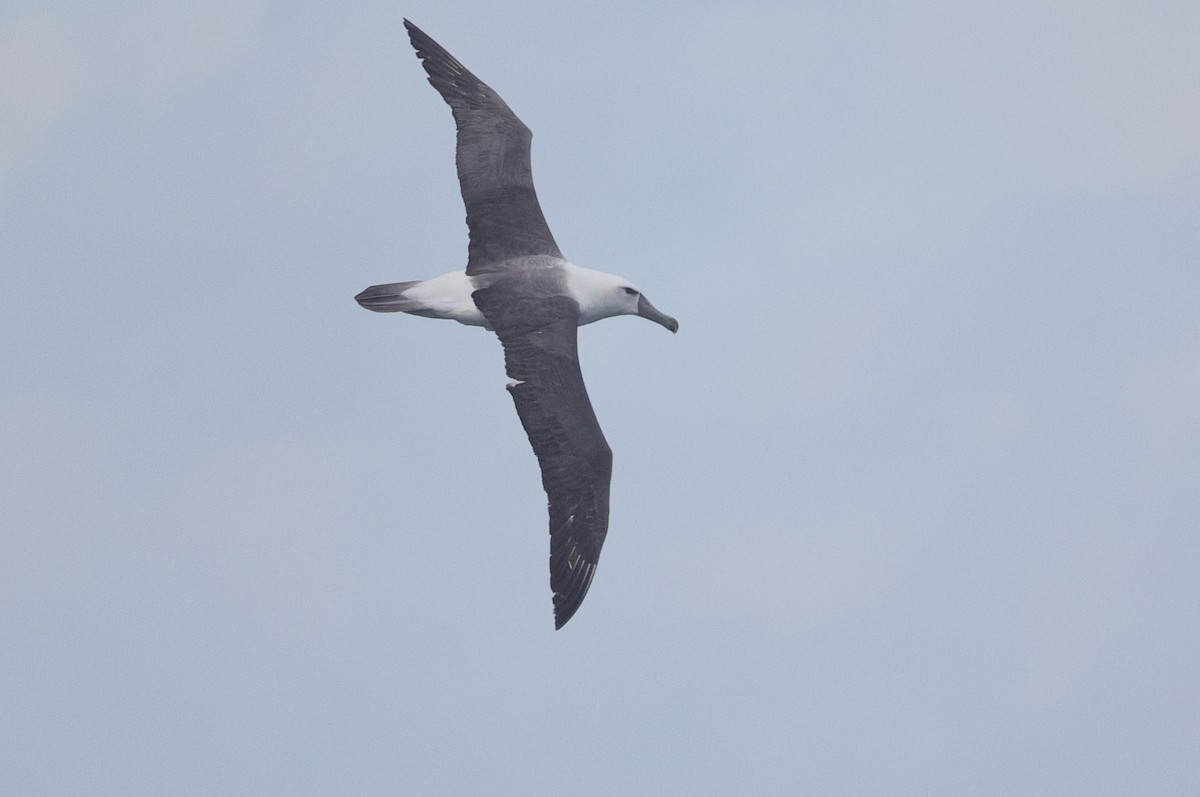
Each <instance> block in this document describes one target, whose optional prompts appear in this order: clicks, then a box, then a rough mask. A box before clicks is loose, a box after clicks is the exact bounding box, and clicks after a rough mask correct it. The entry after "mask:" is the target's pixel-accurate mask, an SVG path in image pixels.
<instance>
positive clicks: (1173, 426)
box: [1127, 332, 1200, 461]
mask: <svg viewBox="0 0 1200 797" xmlns="http://www.w3.org/2000/svg"><path fill="white" fill-rule="evenodd" d="M1127 395H1128V405H1129V407H1130V410H1131V412H1132V414H1133V416H1134V418H1135V419H1136V421H1137V422H1138V425H1139V426H1140V427H1141V430H1142V432H1143V435H1144V443H1145V445H1146V447H1147V449H1148V450H1149V452H1150V454H1151V455H1152V456H1153V457H1154V458H1155V459H1156V460H1160V461H1161V460H1171V459H1174V458H1175V457H1178V456H1180V455H1182V454H1184V453H1186V452H1188V451H1192V450H1194V449H1195V448H1196V447H1197V446H1200V332H1198V333H1195V334H1193V335H1191V336H1189V337H1186V338H1183V339H1181V340H1178V341H1176V342H1175V343H1174V344H1173V345H1171V346H1169V347H1167V348H1165V349H1162V350H1160V351H1158V352H1155V353H1153V354H1151V355H1149V356H1147V357H1145V358H1144V359H1143V360H1142V361H1141V362H1140V363H1139V364H1138V365H1137V366H1136V367H1135V368H1134V370H1133V373H1132V375H1131V376H1130V378H1129V381H1128V388H1127Z"/></svg>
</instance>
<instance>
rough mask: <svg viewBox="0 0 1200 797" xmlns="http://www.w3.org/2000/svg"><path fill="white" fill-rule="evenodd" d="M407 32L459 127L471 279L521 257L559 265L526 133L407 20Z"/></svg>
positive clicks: (459, 161) (479, 83)
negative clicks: (536, 187) (547, 259)
mask: <svg viewBox="0 0 1200 797" xmlns="http://www.w3.org/2000/svg"><path fill="white" fill-rule="evenodd" d="M404 27H406V28H407V29H408V36H409V39H410V40H411V41H412V46H413V48H414V49H415V50H416V51H417V56H418V57H420V59H421V63H422V65H423V66H424V67H425V71H426V72H428V73H429V82H430V83H431V84H433V87H434V88H435V89H437V90H438V93H439V94H441V95H442V98H443V99H444V100H445V101H446V103H447V104H448V105H449V106H450V110H451V111H452V112H453V114H454V121H455V124H456V125H457V127H458V149H457V153H456V155H455V161H456V162H457V164H458V182H459V186H460V187H461V188H462V197H463V204H464V205H466V208H467V228H468V229H469V231H470V244H469V247H468V250H467V273H468V274H478V273H480V272H481V271H486V270H487V269H488V266H491V265H495V264H496V263H500V262H503V261H505V260H508V259H509V258H513V257H519V256H522V255H553V256H555V257H561V256H562V253H561V252H560V251H559V249H558V244H556V243H555V242H554V236H553V235H551V233H550V227H549V226H548V225H547V224H546V218H545V216H543V215H542V208H541V206H540V205H539V204H538V200H537V193H536V192H535V191H534V189H533V173H532V170H531V167H530V163H529V143H530V141H531V140H532V138H533V134H532V133H530V132H529V128H528V127H526V126H525V125H524V123H522V122H521V120H520V119H518V118H517V115H516V114H514V113H513V112H512V111H511V110H510V109H509V107H508V105H506V104H505V102H504V100H502V99H500V95H499V94H497V93H496V92H495V91H493V90H492V89H491V88H489V87H488V86H487V84H485V83H484V82H483V81H482V80H480V79H479V78H477V77H475V76H474V75H473V74H471V73H470V72H469V71H468V70H467V68H466V67H464V66H463V65H462V64H460V63H459V62H458V60H457V59H456V58H455V57H454V56H452V55H450V53H448V52H446V50H445V49H443V48H442V46H441V45H440V44H438V43H437V42H435V41H434V40H433V39H431V38H429V36H427V35H426V34H425V33H424V32H422V31H421V29H420V28H418V27H417V26H416V25H414V24H412V23H411V22H409V21H408V20H407V19H406V20H404Z"/></svg>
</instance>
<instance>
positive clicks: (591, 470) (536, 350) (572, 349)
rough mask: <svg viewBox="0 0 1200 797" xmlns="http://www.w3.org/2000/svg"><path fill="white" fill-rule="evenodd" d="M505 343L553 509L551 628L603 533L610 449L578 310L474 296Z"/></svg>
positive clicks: (546, 300) (586, 582)
mask: <svg viewBox="0 0 1200 797" xmlns="http://www.w3.org/2000/svg"><path fill="white" fill-rule="evenodd" d="M472 298H474V300H475V304H476V305H477V306H478V307H479V310H480V312H482V313H483V315H484V317H485V318H487V320H488V323H490V324H491V325H492V328H493V329H494V330H495V331H496V334H497V335H499V337H500V342H501V343H503V344H504V364H505V368H506V370H507V371H508V375H509V376H510V377H511V378H513V379H515V380H517V383H516V384H513V385H510V386H509V388H508V392H509V393H511V394H512V397H513V401H514V402H515V403H516V405H517V414H518V415H519V416H520V417H521V424H522V425H523V426H524V427H525V433H526V434H527V435H529V442H530V443H531V444H532V445H533V451H534V453H535V454H536V455H537V458H538V464H539V465H540V466H541V469H542V486H543V487H545V488H546V496H547V497H548V499H549V504H550V588H551V589H552V590H553V591H554V626H555V628H562V627H563V625H564V624H565V623H566V622H567V621H568V620H570V619H571V616H572V615H574V614H575V612H576V610H577V609H578V608H579V605H580V604H581V603H582V602H583V598H584V596H585V595H586V594H587V591H588V587H590V586H591V584H592V578H593V576H595V574H596V563H597V562H598V561H599V559H600V548H601V546H603V545H604V537H605V535H606V534H607V533H608V490H609V483H610V482H611V480H612V449H610V448H609V447H608V442H607V441H606V440H605V439H604V433H603V432H602V431H601V430H600V424H599V422H597V421H596V413H595V412H594V411H593V410H592V402H591V401H590V400H589V399H588V394H587V389H586V388H585V387H584V384H583V374H582V373H580V370H579V350H578V348H577V345H576V341H577V339H578V331H579V327H578V323H579V305H578V304H577V303H576V302H575V300H574V299H571V298H569V297H567V296H551V297H541V298H521V297H516V298H514V297H513V296H512V295H511V294H507V293H505V292H504V291H503V289H502V288H500V287H492V288H484V289H481V290H478V291H475V293H474V294H473V295H472Z"/></svg>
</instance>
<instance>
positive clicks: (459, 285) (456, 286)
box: [404, 271, 487, 327]
mask: <svg viewBox="0 0 1200 797" xmlns="http://www.w3.org/2000/svg"><path fill="white" fill-rule="evenodd" d="M474 292H475V284H474V281H473V280H472V279H471V278H470V277H468V276H467V272H465V271H451V272H450V273H449V274H442V275H441V276H440V277H434V278H433V279H428V280H425V281H424V282H421V283H418V284H416V285H414V286H413V287H411V288H409V289H408V290H406V291H405V292H404V296H405V297H406V298H409V299H416V300H417V301H419V302H421V304H423V305H425V307H426V308H428V309H429V311H430V312H431V313H434V314H436V317H437V318H446V319H450V320H451V321H457V322H458V323H460V324H467V325H468V326H473V327H485V326H487V320H486V319H485V318H484V317H483V313H481V312H479V308H478V307H476V306H475V302H474V300H472V299H471V294H472V293H474Z"/></svg>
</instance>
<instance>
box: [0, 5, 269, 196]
mask: <svg viewBox="0 0 1200 797" xmlns="http://www.w3.org/2000/svg"><path fill="white" fill-rule="evenodd" d="M8 16H9V17H10V19H8V20H6V21H5V23H4V25H3V29H2V30H0V183H2V182H3V181H4V179H5V178H6V177H7V176H8V175H10V174H11V173H12V172H13V170H14V169H15V168H17V167H18V166H19V165H20V164H21V163H23V162H24V161H25V160H26V159H27V158H29V157H30V156H32V155H33V154H34V153H35V152H37V151H38V150H39V149H41V148H42V147H43V146H45V145H46V144H47V143H48V142H49V141H50V140H51V139H52V137H53V135H54V133H55V131H56V130H57V129H58V128H59V126H60V125H62V124H63V123H64V122H65V121H67V120H68V119H70V118H71V117H72V116H73V115H74V114H76V113H79V112H80V111H81V110H83V109H85V108H87V107H89V106H92V105H95V104H103V103H106V102H111V101H112V100H113V99H114V98H120V99H132V100H133V101H134V102H135V103H136V104H137V105H140V106H142V107H147V106H153V105H155V104H159V103H161V102H163V101H165V100H167V99H168V98H170V97H171V96H172V95H173V94H174V93H175V92H177V91H178V90H180V89H182V88H184V87H186V86H188V85H190V84H192V83H195V82H197V81H201V80H204V79H206V78H208V77H210V76H212V75H213V74H216V73H217V72H219V71H220V70H221V69H222V68H224V67H226V66H227V65H228V64H230V63H231V62H232V61H234V60H235V59H237V58H238V57H239V56H240V55H241V54H242V53H244V52H245V51H246V50H248V49H249V48H250V46H251V45H252V43H253V34H254V31H255V29H256V26H257V24H258V21H259V19H260V18H261V16H262V4H261V3H259V2H241V1H238V2H234V1H233V0H225V1H224V2H221V1H219V0H218V2H210V3H205V4H203V5H187V4H185V5H176V4H159V3H151V2H144V1H138V2H133V1H131V2H123V3H107V4H103V5H102V6H101V5H100V4H97V6H96V7H95V8H91V9H86V10H79V11H77V12H76V13H73V14H71V15H69V16H68V15H64V14H62V13H60V12H58V11H57V10H56V9H53V8H49V9H48V8H45V7H41V6H32V5H31V6H30V7H29V8H27V9H24V10H22V11H18V12H15V13H14V12H11V11H10V12H9V14H8Z"/></svg>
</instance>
